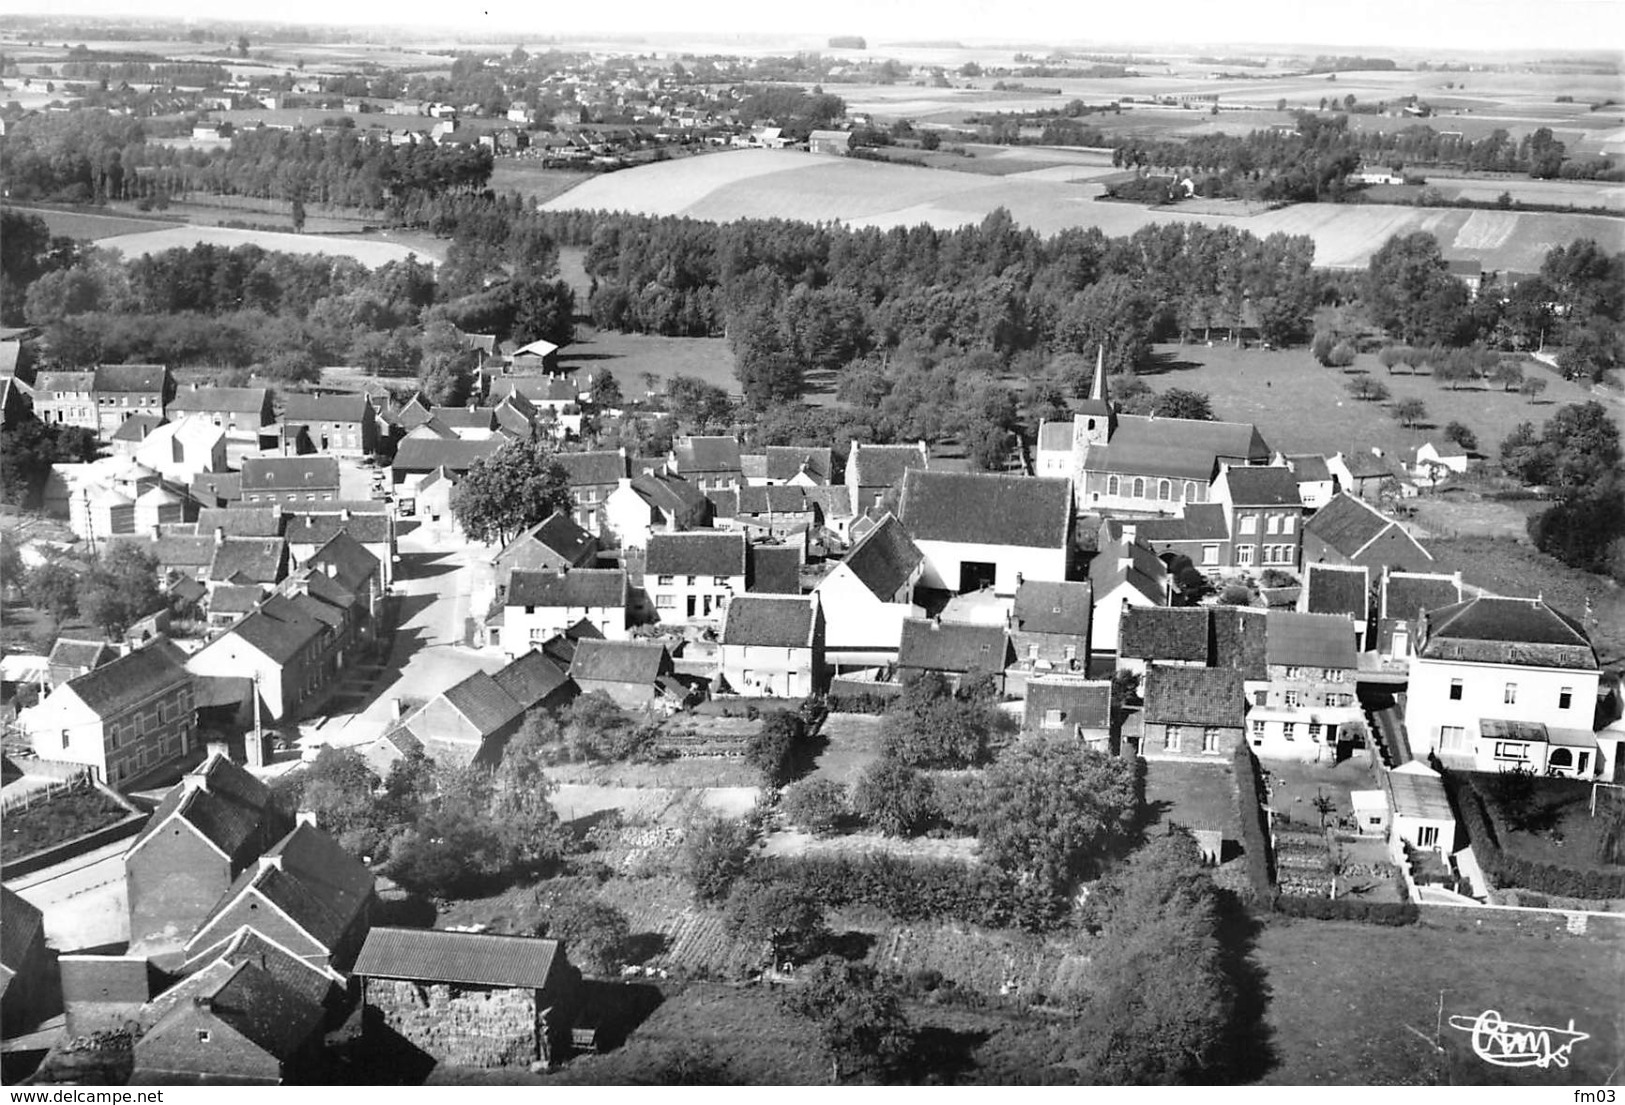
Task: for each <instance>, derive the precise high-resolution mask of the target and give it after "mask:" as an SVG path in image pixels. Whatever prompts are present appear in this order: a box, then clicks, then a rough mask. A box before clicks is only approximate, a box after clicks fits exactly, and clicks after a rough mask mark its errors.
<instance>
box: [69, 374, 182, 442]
mask: <svg viewBox="0 0 1625 1105" xmlns="http://www.w3.org/2000/svg"><path fill="white" fill-rule="evenodd" d="M90 386H91V390H92V391H93V392H94V393H95V399H96V424H97V425H96V428H97V433H99V434H100V435H101V436H102V437H103V438H104V439H107V438H111V437H112V436H113V433H114V431H116V430H117V429H118V428H119V425H120V424H121V423H123V421H124V420H125V419H126V418H129V417H131V416H132V415H137V414H151V415H159V416H162V415H163V413H164V408H165V406H166V405H167V404H168V403H169V400H170V398H171V397H172V396H173V395H174V394H175V381H174V379H173V378H172V377H171V376H170V375H169V369H168V368H167V367H166V366H164V365H159V364H116V365H106V364H104V365H97V366H96V371H95V372H94V373H93V374H92V377H91V385H90Z"/></svg>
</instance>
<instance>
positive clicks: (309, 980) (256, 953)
mask: <svg viewBox="0 0 1625 1105" xmlns="http://www.w3.org/2000/svg"><path fill="white" fill-rule="evenodd" d="M221 960H223V961H225V962H226V963H228V964H230V965H231V966H233V967H235V966H238V965H240V964H243V963H252V964H253V965H254V966H256V967H258V968H259V969H260V970H262V971H264V972H265V973H266V974H268V975H270V976H271V977H272V978H274V979H276V980H277V981H278V982H280V983H282V985H284V986H286V987H287V988H288V989H290V990H292V991H293V992H294V993H296V994H298V995H299V996H300V997H302V998H304V999H305V1000H306V1001H308V1002H311V1003H313V1004H316V1005H321V1004H322V1003H323V1002H325V1001H327V999H328V998H329V997H330V996H332V992H333V979H332V978H331V977H329V976H328V975H327V974H325V973H324V972H322V971H321V970H319V969H317V968H316V967H313V966H311V965H310V964H309V963H307V962H306V961H305V960H303V959H300V958H298V957H297V956H295V955H293V954H291V953H290V952H288V951H287V950H286V949H284V948H282V947H279V946H278V945H276V944H273V943H272V942H271V941H269V940H267V939H265V937H263V936H261V935H260V934H259V933H257V932H255V931H254V930H253V929H244V930H242V931H241V932H239V933H238V934H237V935H236V936H235V937H233V939H232V941H231V943H230V944H228V945H227V946H226V949H225V951H223V952H221V953H220V960H217V961H216V962H219V961H221Z"/></svg>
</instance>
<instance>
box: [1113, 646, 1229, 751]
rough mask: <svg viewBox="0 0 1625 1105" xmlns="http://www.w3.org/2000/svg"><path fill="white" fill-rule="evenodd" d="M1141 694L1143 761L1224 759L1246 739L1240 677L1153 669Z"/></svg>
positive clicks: (1187, 669)
mask: <svg viewBox="0 0 1625 1105" xmlns="http://www.w3.org/2000/svg"><path fill="white" fill-rule="evenodd" d="M1140 693H1141V697H1142V698H1144V700H1145V709H1144V711H1143V714H1142V717H1143V720H1144V736H1143V737H1142V738H1141V741H1140V748H1139V752H1140V755H1142V756H1213V757H1219V756H1226V757H1227V756H1229V755H1230V754H1231V753H1232V752H1234V751H1235V750H1236V746H1237V745H1238V744H1240V743H1241V742H1242V740H1243V739H1245V737H1244V733H1245V727H1246V718H1247V701H1246V692H1245V687H1244V686H1243V683H1242V678H1241V673H1240V672H1238V671H1233V670H1230V669H1227V668H1194V667H1165V666H1163V665H1161V664H1152V665H1151V667H1150V668H1149V669H1147V671H1146V673H1145V682H1144V684H1143V686H1142V688H1141V692H1140Z"/></svg>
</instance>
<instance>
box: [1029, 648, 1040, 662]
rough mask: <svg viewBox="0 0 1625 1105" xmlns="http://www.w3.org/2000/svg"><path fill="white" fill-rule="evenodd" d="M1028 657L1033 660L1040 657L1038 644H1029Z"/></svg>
mask: <svg viewBox="0 0 1625 1105" xmlns="http://www.w3.org/2000/svg"><path fill="white" fill-rule="evenodd" d="M1027 659H1028V660H1033V661H1036V660H1037V659H1038V646H1037V645H1028V646H1027Z"/></svg>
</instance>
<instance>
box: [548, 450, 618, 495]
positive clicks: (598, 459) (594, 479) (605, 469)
mask: <svg viewBox="0 0 1625 1105" xmlns="http://www.w3.org/2000/svg"><path fill="white" fill-rule="evenodd" d="M554 459H556V460H557V461H558V462H559V463H560V464H561V465H563V466H564V470H565V471H566V472H568V473H569V474H570V486H571V487H602V486H613V485H614V484H615V483H616V482H617V481H619V480H622V479H624V478H625V477H626V454H625V453H621V452H603V451H600V452H591V453H559V454H557V456H556V457H555V458H554Z"/></svg>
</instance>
